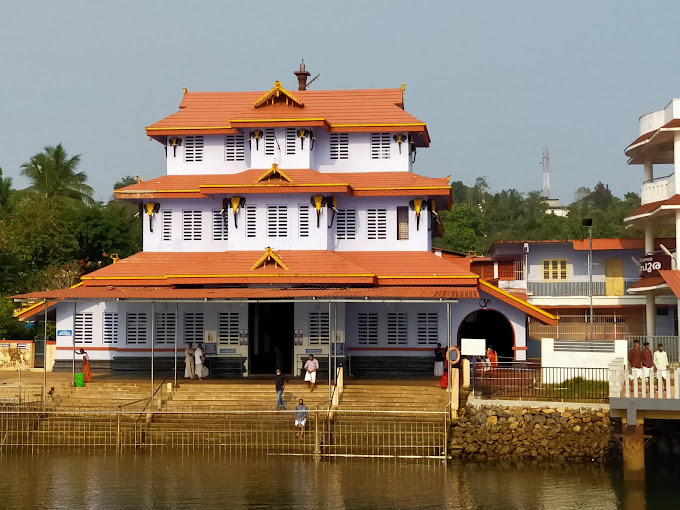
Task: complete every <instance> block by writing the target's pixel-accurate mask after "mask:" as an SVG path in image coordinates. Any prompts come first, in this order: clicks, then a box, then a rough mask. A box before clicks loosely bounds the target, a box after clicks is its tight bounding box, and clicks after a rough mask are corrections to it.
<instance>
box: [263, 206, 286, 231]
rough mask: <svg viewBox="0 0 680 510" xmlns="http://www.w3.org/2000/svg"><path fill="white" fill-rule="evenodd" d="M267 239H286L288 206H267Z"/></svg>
mask: <svg viewBox="0 0 680 510" xmlns="http://www.w3.org/2000/svg"><path fill="white" fill-rule="evenodd" d="M267 237H288V206H287V205H268V206H267Z"/></svg>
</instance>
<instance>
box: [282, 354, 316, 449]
mask: <svg viewBox="0 0 680 510" xmlns="http://www.w3.org/2000/svg"><path fill="white" fill-rule="evenodd" d="M318 370H319V360H317V359H315V358H314V356H313V355H312V354H310V355H309V359H308V360H307V361H306V362H305V366H304V367H303V371H304V372H305V381H306V382H307V383H308V387H309V391H310V393H311V392H312V391H314V385H315V384H316V373H317V371H318ZM288 382H289V379H288V378H287V377H286V376H285V375H284V374H283V372H282V371H281V369H280V368H277V369H276V382H275V385H276V410H277V411H280V410H285V409H286V403H285V401H284V400H283V391H284V390H285V389H286V385H287V384H288ZM308 415H309V408H308V407H307V406H306V405H305V402H304V400H303V399H301V398H300V399H298V402H297V404H296V405H295V413H294V416H295V428H296V429H297V433H296V434H295V436H296V437H298V438H300V439H304V437H305V425H306V423H307V416H308Z"/></svg>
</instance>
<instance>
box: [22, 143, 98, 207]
mask: <svg viewBox="0 0 680 510" xmlns="http://www.w3.org/2000/svg"><path fill="white" fill-rule="evenodd" d="M79 163H80V155H76V156H73V157H71V158H69V156H68V154H67V153H66V151H65V150H64V147H62V145H61V144H59V145H57V146H56V147H53V146H51V145H48V146H47V147H45V149H44V151H43V152H41V153H39V154H36V155H35V156H33V157H32V158H31V160H30V161H29V162H28V163H24V164H23V165H21V175H25V176H26V177H28V178H29V179H30V180H31V185H30V186H29V187H28V188H26V190H27V191H31V192H33V193H35V194H37V195H40V196H45V197H59V198H67V199H71V200H77V201H81V202H85V203H86V204H92V203H94V200H93V199H92V195H93V194H94V190H93V189H92V188H91V187H90V186H88V185H87V184H85V181H86V180H87V176H86V175H85V172H77V171H76V170H77V168H78V164H79Z"/></svg>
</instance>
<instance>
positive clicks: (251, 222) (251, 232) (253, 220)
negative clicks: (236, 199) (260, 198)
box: [246, 205, 257, 237]
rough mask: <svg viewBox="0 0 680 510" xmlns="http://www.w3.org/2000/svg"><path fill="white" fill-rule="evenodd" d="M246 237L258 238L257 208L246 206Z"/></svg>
mask: <svg viewBox="0 0 680 510" xmlns="http://www.w3.org/2000/svg"><path fill="white" fill-rule="evenodd" d="M246 237H257V208H256V207H255V206H254V205H248V206H246Z"/></svg>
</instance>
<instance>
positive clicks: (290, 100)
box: [253, 80, 304, 108]
mask: <svg viewBox="0 0 680 510" xmlns="http://www.w3.org/2000/svg"><path fill="white" fill-rule="evenodd" d="M276 103H284V104H287V105H288V104H290V105H293V106H304V105H303V104H302V101H300V100H299V99H298V98H297V97H295V96H294V95H293V94H291V93H290V92H288V91H287V90H286V89H284V88H283V87H282V86H281V82H280V81H278V80H277V81H275V82H274V87H273V88H272V89H271V90H270V91H269V92H267V93H266V94H264V95H263V96H262V97H260V98H259V99H258V100H257V101H255V103H253V104H254V106H255V108H259V107H260V106H265V105H269V104H276Z"/></svg>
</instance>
